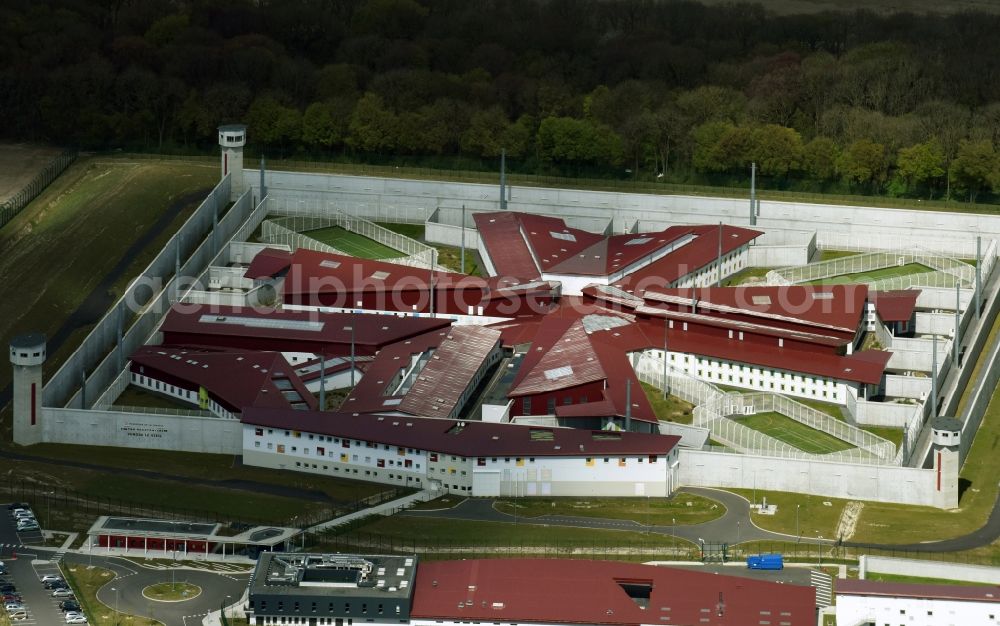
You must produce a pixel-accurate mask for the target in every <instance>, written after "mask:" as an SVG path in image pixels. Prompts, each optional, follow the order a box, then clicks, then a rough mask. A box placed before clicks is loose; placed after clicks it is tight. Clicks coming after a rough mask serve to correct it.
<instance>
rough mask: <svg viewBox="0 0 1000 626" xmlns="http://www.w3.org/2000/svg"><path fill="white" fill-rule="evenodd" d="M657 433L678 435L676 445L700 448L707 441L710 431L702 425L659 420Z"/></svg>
mask: <svg viewBox="0 0 1000 626" xmlns="http://www.w3.org/2000/svg"><path fill="white" fill-rule="evenodd" d="M659 433H660V434H661V435H675V436H677V437H680V438H681V441H680V443H679V444H678V445H680V446H682V447H684V448H694V449H696V450H701V449H702V448H703V447H704V446H705V444H706V443H707V442H708V438H709V436H710V435H711V434H712V431H710V430H709V429H707V428H704V427H702V426H689V425H687V424H678V423H677V422H663V421H661V422H660V430H659Z"/></svg>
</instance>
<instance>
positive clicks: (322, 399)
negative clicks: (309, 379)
mask: <svg viewBox="0 0 1000 626" xmlns="http://www.w3.org/2000/svg"><path fill="white" fill-rule="evenodd" d="M352 366H353V363H352ZM319 410H320V411H325V410H326V355H325V354H323V353H322V352H321V353H320V355H319Z"/></svg>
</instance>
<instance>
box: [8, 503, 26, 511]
mask: <svg viewBox="0 0 1000 626" xmlns="http://www.w3.org/2000/svg"><path fill="white" fill-rule="evenodd" d="M30 508H31V505H30V504H28V503H27V502H11V503H10V504H8V505H7V510H8V511H12V512H13V511H16V510H18V509H21V510H25V509H30Z"/></svg>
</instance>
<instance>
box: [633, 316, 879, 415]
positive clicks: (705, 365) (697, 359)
mask: <svg viewBox="0 0 1000 626" xmlns="http://www.w3.org/2000/svg"><path fill="white" fill-rule="evenodd" d="M669 323H670V324H671V325H673V324H674V322H673V321H670V322H669ZM677 323H678V324H681V323H684V324H686V322H677ZM671 327H672V326H671ZM647 353H648V354H650V355H651V356H652V357H653V358H655V359H657V360H660V359H662V358H663V351H662V350H648V351H647ZM667 356H668V358H669V363H670V367H671V368H672V369H676V370H680V371H682V372H684V373H686V374H688V375H689V376H692V377H694V378H697V379H698V380H704V381H706V382H709V383H713V384H717V385H726V386H731V387H740V388H742V389H753V390H755V391H771V392H774V393H780V394H783V395H787V396H792V397H796V398H809V399H812V400H822V401H824V402H832V403H834V404H846V403H847V401H848V400H847V398H848V396H852V397H854V398H855V399H857V398H858V396H859V392H860V387H861V384H860V383H856V382H848V381H843V380H837V379H833V378H827V377H824V376H813V375H810V374H803V373H802V372H794V371H791V370H776V369H770V368H766V367H762V366H759V365H751V364H747V363H740V362H737V361H729V360H726V359H713V358H709V357H704V356H700V355H697V354H690V353H687V352H673V351H670V350H668V351H667ZM661 362H662V361H661Z"/></svg>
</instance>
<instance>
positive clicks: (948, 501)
mask: <svg viewBox="0 0 1000 626" xmlns="http://www.w3.org/2000/svg"><path fill="white" fill-rule="evenodd" d="M961 443H962V422H960V421H959V420H957V419H955V418H954V417H944V416H938V417H935V418H934V419H932V420H931V455H932V456H933V458H934V465H933V467H934V499H935V500H936V502H935V506H937V507H939V508H942V509H954V508H958V470H959V463H960V457H961V454H962V453H961Z"/></svg>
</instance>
